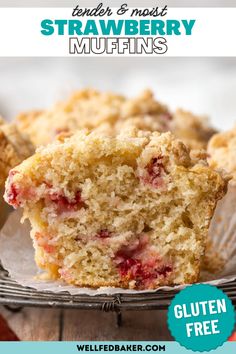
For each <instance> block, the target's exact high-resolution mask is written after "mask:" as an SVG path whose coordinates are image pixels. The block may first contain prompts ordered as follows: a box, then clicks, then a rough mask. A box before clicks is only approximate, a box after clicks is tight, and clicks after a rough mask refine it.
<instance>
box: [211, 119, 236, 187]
mask: <svg viewBox="0 0 236 354" xmlns="http://www.w3.org/2000/svg"><path fill="white" fill-rule="evenodd" d="M207 151H208V161H209V164H210V166H211V167H212V168H214V169H221V170H225V171H226V173H228V174H230V175H231V176H232V177H233V180H234V182H235V181H236V158H235V156H236V126H235V127H234V128H233V129H231V130H229V131H226V132H223V133H219V134H215V135H213V137H212V138H211V140H210V141H209V144H208V149H207Z"/></svg>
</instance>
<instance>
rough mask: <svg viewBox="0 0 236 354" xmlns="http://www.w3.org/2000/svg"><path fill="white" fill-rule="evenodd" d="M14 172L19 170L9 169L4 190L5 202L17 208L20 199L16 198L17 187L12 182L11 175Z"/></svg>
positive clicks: (17, 193) (13, 174)
mask: <svg viewBox="0 0 236 354" xmlns="http://www.w3.org/2000/svg"><path fill="white" fill-rule="evenodd" d="M16 173H19V172H17V171H10V173H9V177H8V186H7V191H6V198H7V202H8V204H10V205H12V206H13V207H14V208H17V207H19V206H20V201H19V200H18V195H19V188H17V187H16V185H15V183H13V177H14V176H15V174H16Z"/></svg>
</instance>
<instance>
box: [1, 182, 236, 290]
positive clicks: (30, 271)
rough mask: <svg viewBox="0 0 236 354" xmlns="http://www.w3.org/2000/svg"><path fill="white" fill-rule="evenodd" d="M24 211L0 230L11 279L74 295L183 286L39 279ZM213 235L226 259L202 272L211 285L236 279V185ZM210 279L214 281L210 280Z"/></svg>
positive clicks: (217, 218)
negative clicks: (86, 284) (215, 270)
mask: <svg viewBox="0 0 236 354" xmlns="http://www.w3.org/2000/svg"><path fill="white" fill-rule="evenodd" d="M20 219H21V212H20V211H15V212H13V213H11V215H10V216H9V218H8V220H7V222H6V223H5V225H4V227H3V229H2V230H1V232H0V260H1V262H2V264H3V266H4V268H5V269H7V270H8V272H9V274H10V276H11V277H12V279H14V280H16V281H17V282H18V283H19V284H21V285H23V286H29V287H32V288H34V289H37V290H39V291H45V290H47V291H53V292H55V293H59V292H62V291H67V292H69V293H70V294H71V295H78V294H86V295H91V296H94V295H101V294H107V295H111V294H117V293H119V294H120V293H122V294H135V293H145V292H155V291H158V290H161V289H163V290H167V291H173V290H177V289H182V288H183V287H184V286H183V285H181V286H174V287H170V286H162V287H159V288H158V289H156V290H151V291H150V290H148V291H145V290H142V291H140V290H139V291H137V290H125V289H120V288H107V287H101V288H99V289H90V288H79V287H76V286H72V285H67V284H65V283H63V282H60V281H48V280H41V279H40V280H39V279H37V276H36V275H37V274H40V272H39V270H38V268H37V266H36V264H35V261H34V249H33V246H32V240H31V238H30V235H29V232H30V225H29V222H25V223H24V224H23V225H22V224H20ZM210 238H211V239H212V242H213V245H214V250H215V251H216V252H219V253H220V254H221V255H222V256H223V257H224V259H225V260H226V263H225V267H224V269H223V270H222V271H221V272H220V274H217V275H216V274H215V275H213V274H209V273H206V272H205V273H203V274H202V281H203V282H205V283H208V284H212V285H220V284H223V283H226V282H229V281H233V280H235V279H236V187H234V186H232V185H231V186H230V187H229V190H228V193H227V195H226V196H225V197H224V198H223V199H222V200H221V201H220V202H219V203H218V205H217V208H216V211H215V214H214V218H213V220H212V223H211V227H210ZM209 279H211V280H209Z"/></svg>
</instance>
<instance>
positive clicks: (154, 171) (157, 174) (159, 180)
mask: <svg viewBox="0 0 236 354" xmlns="http://www.w3.org/2000/svg"><path fill="white" fill-rule="evenodd" d="M145 170H146V174H145V176H144V178H142V179H143V182H144V183H145V184H150V185H152V186H153V187H154V188H161V187H164V185H165V183H164V179H163V177H164V176H165V175H166V171H165V168H164V165H163V157H162V156H161V157H153V158H152V159H151V161H150V162H149V164H148V165H147V166H146V167H145Z"/></svg>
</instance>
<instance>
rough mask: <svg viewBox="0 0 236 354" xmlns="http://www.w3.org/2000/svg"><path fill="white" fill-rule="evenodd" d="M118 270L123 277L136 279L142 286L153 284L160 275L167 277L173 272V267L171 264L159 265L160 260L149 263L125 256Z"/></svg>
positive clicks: (139, 285) (138, 284) (137, 283)
mask: <svg viewBox="0 0 236 354" xmlns="http://www.w3.org/2000/svg"><path fill="white" fill-rule="evenodd" d="M153 263H156V264H155V265H154V264H153ZM118 270H119V274H120V276H121V278H126V279H127V280H135V281H136V285H137V286H138V287H140V288H142V287H146V286H149V285H151V284H152V282H153V281H154V280H155V279H157V278H159V277H164V278H166V277H167V276H168V275H169V273H171V271H172V267H171V266H170V265H169V264H166V265H158V262H153V261H151V262H150V263H149V262H148V261H147V262H145V261H142V260H140V259H135V258H125V259H124V260H123V261H122V262H121V263H119V264H118Z"/></svg>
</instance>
